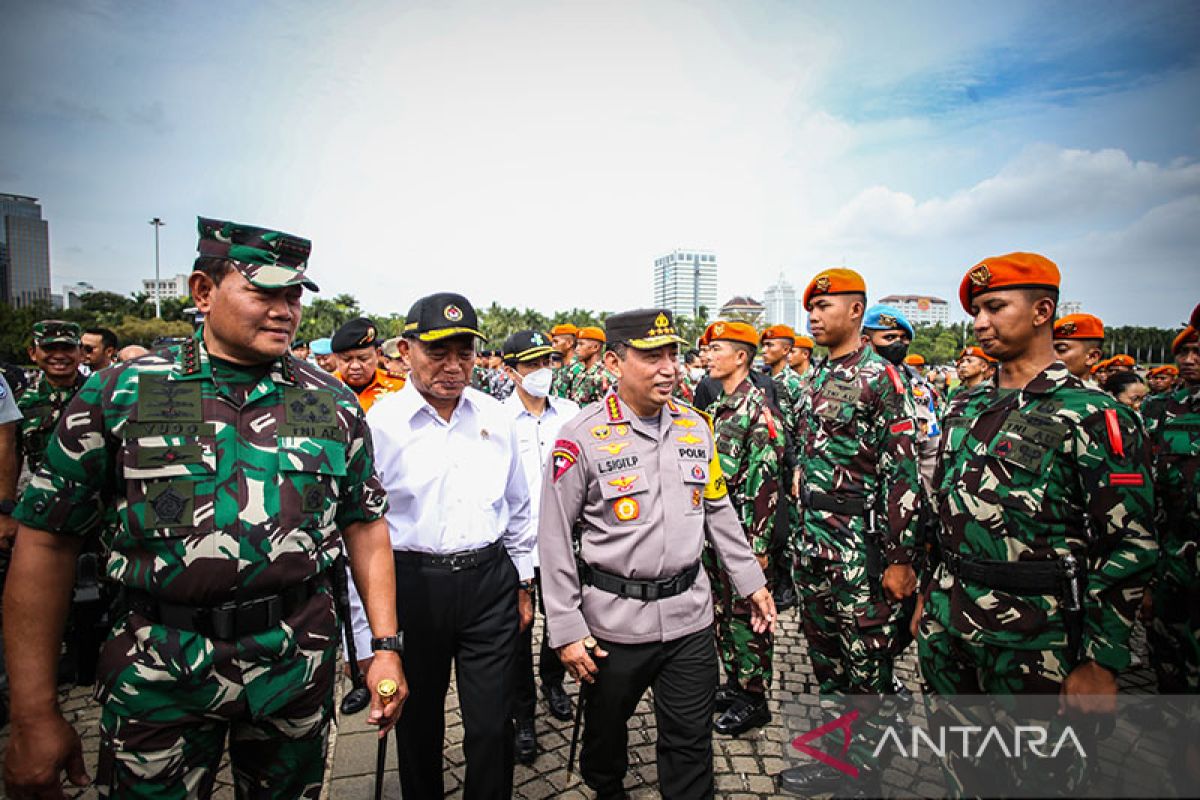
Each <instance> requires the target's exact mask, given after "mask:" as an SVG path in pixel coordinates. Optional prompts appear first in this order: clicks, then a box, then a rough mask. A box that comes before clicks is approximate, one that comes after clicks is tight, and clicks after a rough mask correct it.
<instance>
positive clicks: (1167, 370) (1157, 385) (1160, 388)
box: [1146, 364, 1179, 397]
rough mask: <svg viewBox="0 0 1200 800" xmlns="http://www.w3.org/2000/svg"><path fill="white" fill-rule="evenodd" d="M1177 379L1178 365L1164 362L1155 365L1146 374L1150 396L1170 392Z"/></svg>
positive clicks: (1173, 388)
mask: <svg viewBox="0 0 1200 800" xmlns="http://www.w3.org/2000/svg"><path fill="white" fill-rule="evenodd" d="M1178 381H1179V367H1177V366H1175V365H1174V364H1164V365H1163V366H1161V367H1155V368H1154V369H1152V370H1150V372H1149V374H1147V375H1146V383H1147V385H1149V387H1150V394H1151V396H1152V397H1155V396H1158V395H1165V394H1171V393H1172V392H1173V391H1174V390H1175V387H1176V383H1177V382H1178Z"/></svg>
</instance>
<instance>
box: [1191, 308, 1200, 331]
mask: <svg viewBox="0 0 1200 800" xmlns="http://www.w3.org/2000/svg"><path fill="white" fill-rule="evenodd" d="M1191 326H1192V327H1193V328H1195V329H1196V330H1198V331H1200V303H1197V304H1196V307H1195V308H1193V309H1192V319H1191Z"/></svg>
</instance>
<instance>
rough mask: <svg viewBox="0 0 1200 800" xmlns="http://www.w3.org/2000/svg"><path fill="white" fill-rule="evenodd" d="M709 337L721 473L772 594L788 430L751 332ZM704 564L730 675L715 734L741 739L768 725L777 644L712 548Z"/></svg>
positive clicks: (740, 325)
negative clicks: (763, 385) (753, 376)
mask: <svg viewBox="0 0 1200 800" xmlns="http://www.w3.org/2000/svg"><path fill="white" fill-rule="evenodd" d="M705 336H706V337H707V338H708V342H709V347H708V372H709V376H710V377H711V378H713V379H714V380H715V381H717V382H718V383H719V385H720V386H721V396H720V397H719V398H718V399H717V401H716V402H715V403H713V404H712V405H711V406H709V414H710V416H711V417H712V421H713V431H714V434H715V437H714V438H715V447H716V449H717V454H718V455H719V456H720V460H721V472H722V474H723V475H724V476H725V480H726V485H727V486H728V488H729V496H730V498H731V500H732V501H733V508H734V510H735V511H737V513H738V516H739V517H740V518H741V521H742V527H743V528H744V529H745V532H746V538H747V539H748V541H749V542H750V549H751V551H753V553H754V555H755V557H756V558H757V559H758V564H759V566H760V567H762V569H763V571H764V572H765V573H766V576H767V585H768V587H770V588H772V589H774V586H773V582H772V579H773V577H774V574H775V571H776V568H777V567H778V566H779V564H778V562H776V561H775V560H774V558H773V557H772V556H773V553H772V544H773V542H774V539H775V526H776V522H777V510H778V506H779V502H780V497H779V495H780V483H781V481H780V477H781V467H782V463H783V461H784V447H785V438H784V426H783V424H782V422H781V421H780V420H777V419H776V418H775V415H774V414H773V413H772V411H771V409H770V407H769V406H768V404H767V397H766V395H765V394H764V393H763V392H762V390H761V389H759V388H758V387H756V386H755V385H754V384H753V383H751V382H750V367H751V364H753V362H754V356H755V353H756V351H757V349H758V347H757V345H758V341H759V337H758V334H757V332H756V331H755V330H754V328H753V327H751V326H750V325H747V324H746V323H744V322H725V321H717V322H714V323H713V324H711V325H709V326H708V329H707V331H706V332H705ZM779 360H780V361H782V358H780V359H779ZM789 477H790V476H789ZM703 562H704V569H705V571H706V572H707V573H708V580H709V582H710V583H711V584H712V588H713V611H714V614H715V615H716V623H717V624H716V632H717V650H718V652H719V653H720V655H721V665H722V666H723V667H724V670H725V686H724V687H723V688H722V689H721V690H720V691H718V692H717V701H716V707H717V711H719V712H721V716H720V717H719V718H718V719H717V721H716V724H715V726H714V727H715V729H716V731H717V732H718V733H723V734H726V735H729V736H737V735H738V734H741V733H745V732H746V731H748V730H751V729H753V728H757V727H761V726H763V725H766V724H767V723H768V722H770V721H771V713H770V711H769V710H768V709H767V689H768V688H770V685H771V679H772V676H773V670H772V666H773V662H774V655H775V640H774V637H773V636H772V634H771V633H768V632H765V631H764V632H762V633H756V632H755V631H754V628H753V624H752V618H751V611H752V609H751V607H750V604H749V603H748V602H747V601H746V600H744V599H740V598H738V597H737V596H736V593H735V592H734V589H733V586H732V585H731V583H730V579H729V573H728V571H727V570H726V569H725V567H724V565H723V563H722V562H721V560H720V558H719V556H718V555H717V553H716V551H715V550H714V549H713V548H712V547H705V548H704V555H703Z"/></svg>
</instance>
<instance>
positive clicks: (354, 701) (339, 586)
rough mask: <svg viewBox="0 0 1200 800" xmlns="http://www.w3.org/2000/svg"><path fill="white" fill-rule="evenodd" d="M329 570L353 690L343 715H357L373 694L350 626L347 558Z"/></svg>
mask: <svg viewBox="0 0 1200 800" xmlns="http://www.w3.org/2000/svg"><path fill="white" fill-rule="evenodd" d="M329 569H330V575H329V581H330V584H331V585H332V587H333V600H334V602H335V603H337V615H338V619H339V620H340V621H341V623H342V624H341V628H342V634H343V636H344V637H345V639H346V661H347V664H346V666H348V667H349V668H350V686H351V689H350V691H348V692H346V696H345V697H343V698H342V706H341V708H342V713H343V714H357V713H358V712H359V711H362V710H363V709H364V708H366V707H367V706H368V705H369V704H370V702H371V692H370V690H368V689H367V682H366V680H365V679H364V678H363V674H362V670H361V669H359V667H358V652H357V648H355V646H354V631H353V629H352V628H351V625H350V584H349V581H348V579H347V577H346V557H345V556H344V555H341V556H338V557H337V558H336V559H335V560H334V562H333V566H332V567H330V568H329Z"/></svg>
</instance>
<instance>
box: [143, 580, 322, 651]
mask: <svg viewBox="0 0 1200 800" xmlns="http://www.w3.org/2000/svg"><path fill="white" fill-rule="evenodd" d="M328 583H329V579H328V576H327V575H325V574H324V573H321V574H320V575H314V576H313V577H311V578H309V579H308V580H306V581H305V582H304V583H301V584H298V585H296V586H293V587H291V588H290V589H286V590H284V591H282V592H280V593H279V594H272V595H267V596H266V597H256V598H254V599H253V600H246V601H244V602H240V603H238V602H228V603H222V604H221V605H219V606H189V605H182V604H179V603H168V602H166V601H163V600H159V599H157V598H155V597H154V595H152V594H150V593H149V592H147V591H144V590H142V589H133V588H130V587H128V586H127V587H125V588H124V589H123V590H122V595H123V600H124V603H125V606H126V607H127V608H128V609H129V610H130V611H136V612H137V613H139V614H141V615H142V616H143V617H145V618H146V619H148V620H150V621H151V622H154V623H156V624H158V625H165V626H167V627H168V628H177V629H179V630H183V631H192V632H193V633H198V634H200V635H202V636H207V637H208V638H209V639H224V640H232V639H239V638H241V637H242V636H250V635H252V634H255V633H262V632H263V631H266V630H270V629H271V628H274V627H275V626H276V625H278V624H279V623H281V622H283V621H284V620H285V619H287V618H288V617H289V616H291V615H292V614H293V613H295V612H296V611H297V610H299V609H300V607H301V606H303V605H304V603H306V602H307V601H308V599H309V598H310V597H312V596H313V595H314V594H316V593H317V590H318V589H320V588H321V587H323V586H326V585H328Z"/></svg>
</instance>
